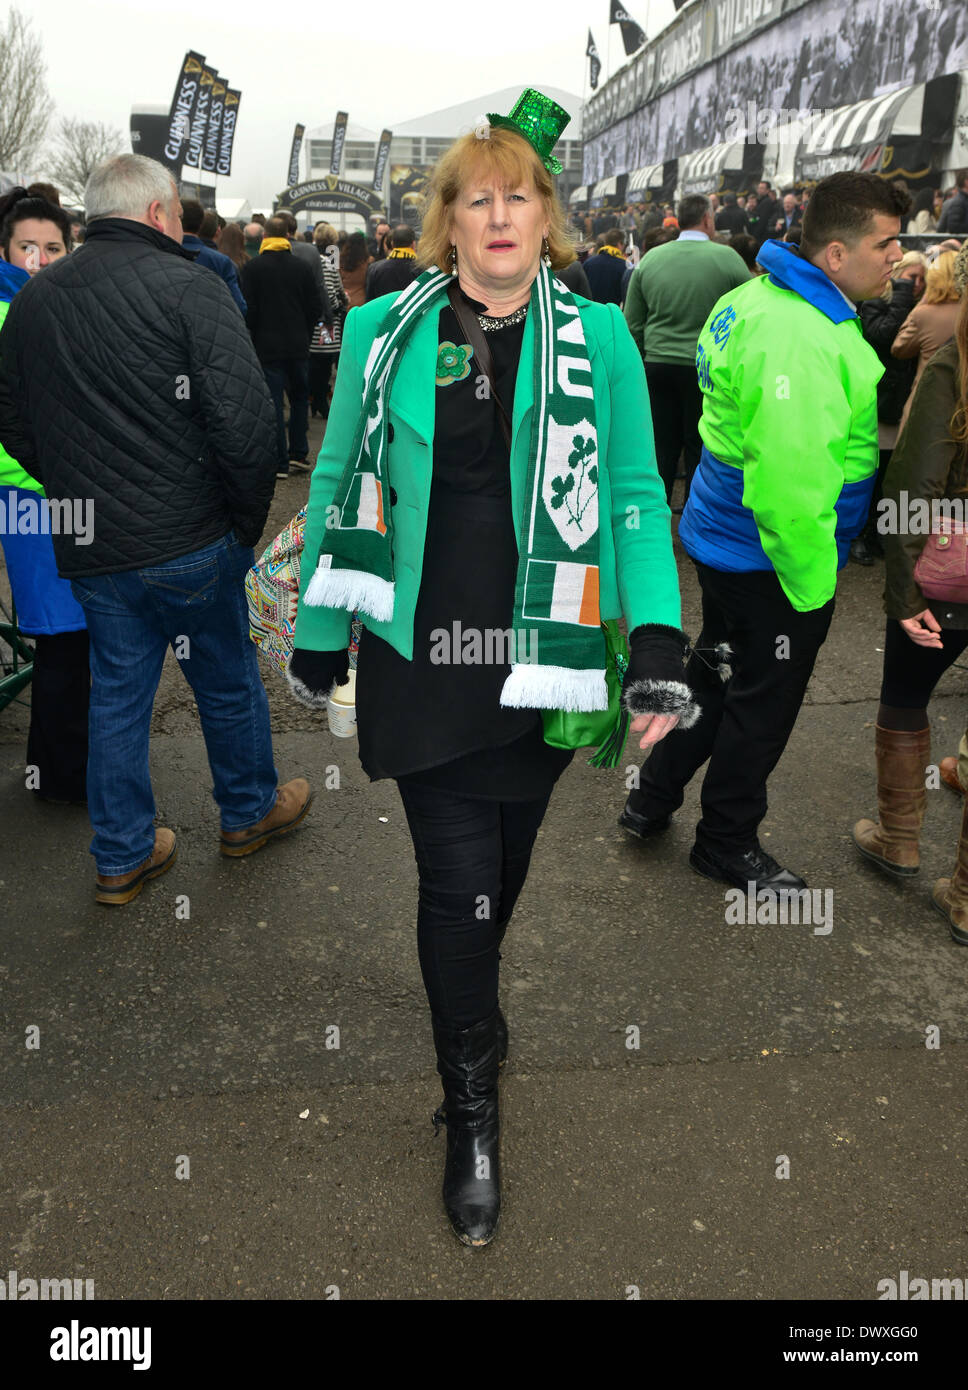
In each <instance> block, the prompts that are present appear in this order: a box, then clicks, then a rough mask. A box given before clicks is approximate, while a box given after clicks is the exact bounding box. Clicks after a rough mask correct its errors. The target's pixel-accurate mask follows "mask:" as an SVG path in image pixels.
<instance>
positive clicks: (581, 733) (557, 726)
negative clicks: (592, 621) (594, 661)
mask: <svg viewBox="0 0 968 1390" xmlns="http://www.w3.org/2000/svg"><path fill="white" fill-rule="evenodd" d="M602 631H603V632H604V633H605V684H606V685H607V687H608V709H595V710H588V711H572V710H563V709H545V710H542V711H541V719H542V722H543V724H544V741H545V743H550V744H551V746H552V747H553V748H595V749H597V751H596V753H595V756H594V757H593V758H589V759H588V761H589V763H590V764H591V766H592V767H617V766H618V760H619V758H620V757H621V756H622V749H623V748H624V747H625V738H626V735H627V734H628V729H629V716H628V714H627V712H626V711H625V710H624V709H623V708H622V703H621V701H622V681H623V680H624V679H625V672H626V671H627V670H628V666H629V644H628V642H627V640H626V638H625V636H624V635H623V634H622V633H621V632H620V631H619V626H618V619H617V618H608V619H606V620H605V622H603V623H602Z"/></svg>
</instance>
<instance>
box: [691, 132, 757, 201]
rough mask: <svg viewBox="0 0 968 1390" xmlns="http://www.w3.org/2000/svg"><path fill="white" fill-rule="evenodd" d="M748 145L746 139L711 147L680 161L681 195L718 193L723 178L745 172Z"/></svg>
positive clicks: (749, 147) (697, 151) (750, 147)
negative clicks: (730, 174)
mask: <svg viewBox="0 0 968 1390" xmlns="http://www.w3.org/2000/svg"><path fill="white" fill-rule="evenodd" d="M752 148H754V147H752V146H748V145H747V144H746V143H745V141H743V140H734V141H732V142H731V143H728V144H723V145H708V146H707V147H706V149H704V150H696V151H695V153H694V154H687V155H683V156H682V157H681V158H680V160H679V193H680V196H681V195H682V194H684V193H715V192H716V191H717V189H719V188H720V187H721V186H722V179H723V175H724V174H726V173H728V172H731V173H742V172H743V170H744V168H745V164H744V159H745V158H747V153H746V152H747V150H749V149H752Z"/></svg>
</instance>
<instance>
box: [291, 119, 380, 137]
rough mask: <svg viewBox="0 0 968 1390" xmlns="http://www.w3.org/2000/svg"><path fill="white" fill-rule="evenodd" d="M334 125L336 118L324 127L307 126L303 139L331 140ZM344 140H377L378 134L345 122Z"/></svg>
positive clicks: (376, 131)
mask: <svg viewBox="0 0 968 1390" xmlns="http://www.w3.org/2000/svg"><path fill="white" fill-rule="evenodd" d="M335 124H336V117H335V116H334V117H333V119H332V120H331V121H327V123H326V124H325V125H314V126H309V127H307V129H306V136H305V138H306V139H307V140H332V138H333V126H334V125H335ZM346 138H347V140H379V138H380V132H379V131H378V130H370V129H369V128H368V127H367V126H365V125H357V124H356V122H355V121H347V122H346Z"/></svg>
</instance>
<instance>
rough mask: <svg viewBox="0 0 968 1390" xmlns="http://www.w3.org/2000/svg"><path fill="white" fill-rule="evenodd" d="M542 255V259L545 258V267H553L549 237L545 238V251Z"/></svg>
mask: <svg viewBox="0 0 968 1390" xmlns="http://www.w3.org/2000/svg"><path fill="white" fill-rule="evenodd" d="M541 255H542V258H543V260H544V263H545V265H547V266H550V265H551V246H550V245H549V242H548V238H547V237H545V238H544V250H543V251H542V253H541Z"/></svg>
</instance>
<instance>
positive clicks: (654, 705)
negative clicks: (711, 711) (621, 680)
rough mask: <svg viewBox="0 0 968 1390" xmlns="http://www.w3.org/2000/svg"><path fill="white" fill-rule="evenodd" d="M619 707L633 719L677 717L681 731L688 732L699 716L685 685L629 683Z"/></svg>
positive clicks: (682, 682) (678, 683)
mask: <svg viewBox="0 0 968 1390" xmlns="http://www.w3.org/2000/svg"><path fill="white" fill-rule="evenodd" d="M622 705H623V706H624V708H625V709H627V710H628V712H629V714H631V715H632V717H633V718H637V717H638V716H639V715H640V714H677V715H678V716H679V724H678V726H677V727H678V728H680V729H691V728H692V726H693V724H695V723H696V721H697V720H698V719H699V716H700V715H701V714H702V708H701V707H700V705H699V704H698V702H697V701H696V699H695V697H694V695H693V693H692V691H691V690H690V689H689V687H688V685H686V683H685V681H662V680H642V679H639V680H633V681H630V682H628V683H627V685H626V687H625V689H624V690H623V692H622Z"/></svg>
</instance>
